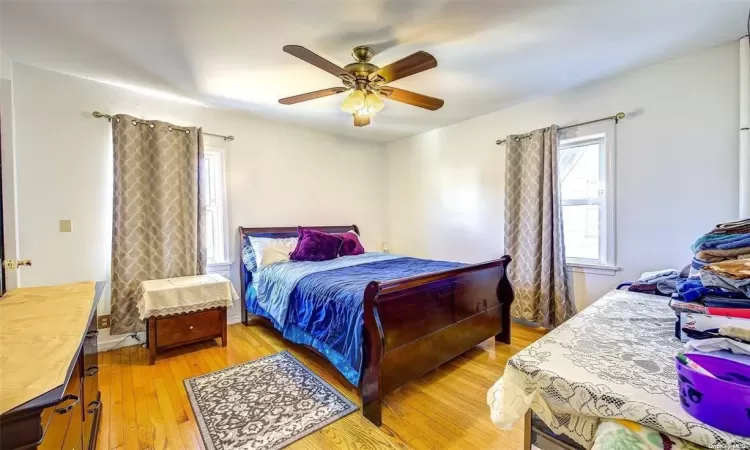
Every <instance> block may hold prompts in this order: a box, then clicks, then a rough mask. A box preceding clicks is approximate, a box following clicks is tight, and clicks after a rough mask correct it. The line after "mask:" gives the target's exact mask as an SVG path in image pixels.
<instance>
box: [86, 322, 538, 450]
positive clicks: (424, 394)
mask: <svg viewBox="0 0 750 450" xmlns="http://www.w3.org/2000/svg"><path fill="white" fill-rule="evenodd" d="M228 331H229V332H228V341H229V342H228V345H227V347H221V346H220V344H219V343H218V341H216V342H203V343H198V344H193V345H190V346H186V347H182V348H179V349H175V350H172V351H169V352H166V353H165V354H164V355H163V356H162V355H160V356H159V358H158V360H157V362H156V364H155V365H148V358H147V350H146V349H144V348H142V347H140V346H132V347H126V348H123V349H117V350H114V351H110V352H105V353H103V354H101V355H100V356H99V358H100V366H101V369H100V376H99V380H100V381H99V382H100V390H101V392H102V405H103V412H102V426H101V427H100V431H99V440H98V443H97V447H98V448H101V449H110V450H112V449H131V448H132V449H145V448H154V449H157V450H165V449H185V450H192V449H196V448H203V441H202V438H201V436H200V432H199V430H198V426H197V423H196V418H195V414H194V413H193V411H192V407H191V405H190V400H189V397H188V395H187V392H186V390H185V387H184V384H183V382H184V380H185V379H188V378H192V377H195V376H199V375H202V374H206V373H210V372H214V371H217V370H221V369H223V368H226V367H228V366H231V365H235V364H240V363H243V362H247V361H251V360H254V359H258V358H261V357H263V356H266V355H271V354H274V353H277V352H279V351H284V350H286V351H289V352H290V353H291V354H292V355H293V356H294V357H295V358H297V359H298V360H299V361H300V362H302V364H304V365H305V366H307V367H308V368H310V370H312V371H313V372H315V373H316V374H318V375H319V376H320V377H321V378H323V379H324V380H325V381H326V382H328V383H330V384H331V386H333V387H334V388H335V389H337V390H339V392H341V393H342V394H343V395H345V396H346V397H347V398H349V399H350V400H352V401H353V402H355V403H356V404H359V397H358V394H357V389H356V388H354V387H353V386H351V385H350V384H349V383H348V382H347V381H346V380H345V379H344V378H343V377H342V376H341V375H340V374H339V373H338V372H337V371H336V370H335V369H334V368H333V367H332V366H331V365H330V363H328V362H327V361H326V360H325V359H323V358H322V357H320V356H319V355H317V354H315V353H313V352H311V351H310V350H308V349H306V348H304V347H302V346H299V345H294V344H291V343H288V342H286V341H285V340H283V339H282V338H281V337H280V336H279V334H278V333H276V332H275V331H273V330H271V329H269V328H267V327H265V326H262V325H252V326H243V325H241V324H236V325H231V326H230V327H229V330H228ZM543 334H544V331H543V330H541V329H534V328H528V327H524V326H521V325H517V324H514V325H513V331H512V333H511V335H512V337H513V339H512V342H511V345H504V344H499V343H497V342H495V341H494V340H493V339H490V340H487V341H485V342H482V343H481V344H480V345H478V346H477V347H474V348H473V349H471V350H469V351H467V352H466V353H464V354H463V355H461V356H459V357H458V358H456V359H454V360H452V361H450V362H448V363H447V364H444V365H443V366H441V367H439V368H437V369H435V370H433V371H431V372H429V373H427V374H426V375H424V376H423V377H421V378H420V379H418V380H415V381H413V382H411V383H409V384H407V385H405V386H402V387H401V388H399V389H397V390H396V391H394V392H393V393H390V394H388V395H386V397H385V399H384V407H383V426H382V427H380V428H378V427H375V426H374V425H372V424H371V423H370V422H368V421H367V420H366V419H365V418H364V417H363V416H362V414H361V411H356V412H354V413H352V414H350V415H348V416H346V417H344V418H342V419H340V420H338V421H336V422H334V423H332V424H330V425H328V426H326V427H324V428H322V429H321V430H318V431H316V432H314V433H311V434H310V435H308V436H306V437H304V438H303V439H301V440H299V441H297V442H295V443H293V444H292V445H290V446H289V448H290V449H295V450H305V449H358V450H359V449H373V450H374V449H390V450H393V449H416V450H443V449H461V450H463V449H468V448H483V449H484V448H487V449H490V448H491V449H500V450H504V449H513V450H517V449H520V448H521V446H522V442H523V426H522V424H520V423H519V424H517V425H516V427H514V428H513V429H512V430H498V429H497V428H496V427H495V426H494V425H493V424H492V422H491V421H490V417H489V410H488V408H487V405H486V403H485V398H486V394H487V390H488V389H489V388H490V387H491V386H492V384H493V383H494V382H495V381H497V379H498V378H499V377H500V376H501V375H502V373H503V370H504V368H505V364H506V363H507V360H508V358H510V357H511V356H513V355H514V354H515V353H517V352H518V351H519V350H521V349H523V348H524V347H526V346H527V345H529V344H531V343H532V342H534V341H535V340H536V339H538V338H539V337H541V336H542V335H543Z"/></svg>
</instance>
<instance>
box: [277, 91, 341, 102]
mask: <svg viewBox="0 0 750 450" xmlns="http://www.w3.org/2000/svg"><path fill="white" fill-rule="evenodd" d="M348 90H349V89H348V88H345V87H332V88H328V89H321V90H319V91H314V92H308V93H306V94H300V95H294V96H292V97H286V98H280V99H279V103H281V104H282V105H293V104H295V103H300V102H306V101H308V100H313V99H316V98H320V97H328V96H329V95H335V94H340V93H342V92H346V91H348Z"/></svg>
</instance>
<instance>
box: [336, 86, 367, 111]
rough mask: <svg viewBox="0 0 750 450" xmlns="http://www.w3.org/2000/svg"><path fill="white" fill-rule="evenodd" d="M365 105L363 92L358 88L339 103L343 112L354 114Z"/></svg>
mask: <svg viewBox="0 0 750 450" xmlns="http://www.w3.org/2000/svg"><path fill="white" fill-rule="evenodd" d="M364 107H365V93H364V92H363V91H361V90H360V89H355V90H354V91H353V92H352V93H351V94H349V96H348V97H346V98H345V99H344V102H343V103H341V110H342V111H344V112H345V113H349V114H354V113H355V112H357V111H359V110H360V109H362V108H364Z"/></svg>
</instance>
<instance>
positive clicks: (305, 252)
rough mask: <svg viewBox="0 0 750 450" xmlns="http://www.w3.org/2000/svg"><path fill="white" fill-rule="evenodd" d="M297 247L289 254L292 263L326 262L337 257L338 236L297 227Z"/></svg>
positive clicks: (339, 243) (339, 242) (339, 240)
mask: <svg viewBox="0 0 750 450" xmlns="http://www.w3.org/2000/svg"><path fill="white" fill-rule="evenodd" d="M298 234H299V239H298V240H297V247H296V248H295V249H294V251H293V252H292V253H290V254H289V259H291V260H292V261H328V260H329V259H335V258H336V257H337V256H339V249H340V248H341V243H342V242H343V241H344V240H343V239H342V238H340V237H339V236H334V235H332V234H328V233H323V232H321V231H316V230H312V229H310V228H302V227H299V231H298Z"/></svg>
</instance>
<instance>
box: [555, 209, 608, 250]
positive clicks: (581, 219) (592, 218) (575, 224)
mask: <svg viewBox="0 0 750 450" xmlns="http://www.w3.org/2000/svg"><path fill="white" fill-rule="evenodd" d="M563 227H564V234H565V257H566V258H580V259H593V260H599V205H575V206H563Z"/></svg>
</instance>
